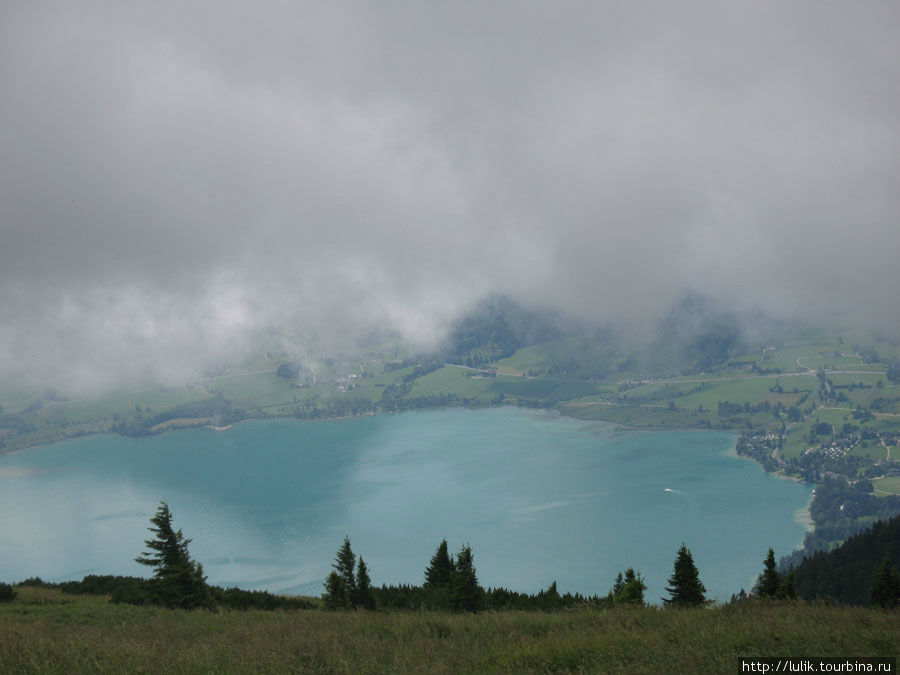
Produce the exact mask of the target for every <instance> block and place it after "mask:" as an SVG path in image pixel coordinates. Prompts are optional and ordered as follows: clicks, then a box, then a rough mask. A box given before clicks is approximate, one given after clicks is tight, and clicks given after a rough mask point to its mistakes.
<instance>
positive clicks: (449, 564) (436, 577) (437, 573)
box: [425, 539, 453, 588]
mask: <svg viewBox="0 0 900 675" xmlns="http://www.w3.org/2000/svg"><path fill="white" fill-rule="evenodd" d="M452 577H453V560H452V558H450V554H449V553H448V552H447V540H446V539H444V540H443V541H441V543H440V545H439V546H438V547H437V550H436V551H435V552H434V555H433V556H432V557H431V561H430V562H429V563H428V567H427V568H426V569H425V588H449V587H450V580H451V578H452Z"/></svg>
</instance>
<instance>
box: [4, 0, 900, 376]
mask: <svg viewBox="0 0 900 675" xmlns="http://www.w3.org/2000/svg"><path fill="white" fill-rule="evenodd" d="M242 5H243V6H242ZM898 70H900V3H897V2H896V1H894V0H889V1H886V2H876V1H866V2H859V3H851V2H823V1H821V0H816V1H811V2H799V1H798V2H793V1H790V2H784V1H781V0H779V1H777V2H765V1H762V0H752V1H750V2H727V3H723V2H717V1H716V2H712V1H711V2H699V3H697V2H694V3H692V2H678V3H672V2H655V3H641V2H634V1H632V0H628V1H623V2H577V3H576V2H559V1H554V2H542V3H536V2H523V1H518V0H517V1H514V2H390V1H388V0H383V1H379V2H360V3H354V2H338V1H329V2H321V3H304V2H288V1H284V2H252V3H249V2H248V3H237V2H224V3H223V2H179V3H163V2H146V3H142V2H108V3H103V2H86V1H80V2H59V3H54V2H32V1H31V0H21V1H16V0H8V1H6V2H3V3H2V7H0V377H7V378H9V377H13V376H15V377H21V376H23V375H28V377H30V378H32V379H37V380H39V379H41V378H47V377H48V373H52V376H50V377H52V378H54V379H55V381H56V382H57V383H58V384H59V385H60V386H61V387H62V388H64V389H65V388H66V387H67V386H68V387H72V386H75V384H76V383H77V384H79V385H80V384H89V383H107V382H109V381H110V380H111V379H114V377H116V376H117V375H118V374H122V373H144V372H146V371H147V370H148V369H149V370H151V371H154V372H157V373H158V374H159V376H160V377H161V378H162V379H167V378H172V377H177V376H178V374H179V373H183V372H187V371H190V369H196V368H198V367H199V366H200V364H203V363H206V361H207V360H208V359H210V358H215V357H217V356H219V355H222V354H227V353H228V352H229V350H232V349H235V348H240V347H241V346H243V345H244V344H245V343H246V341H247V340H248V339H249V338H250V336H251V335H252V334H253V333H254V331H255V330H257V329H259V328H260V327H264V326H269V325H277V326H279V327H280V328H281V329H282V330H284V331H286V332H290V331H292V330H296V331H300V332H304V331H306V332H317V334H319V335H320V336H325V337H328V338H329V339H331V338H334V339H337V338H338V337H346V336H348V335H351V334H355V333H356V332H358V331H365V330H368V329H369V328H370V327H372V326H384V325H391V326H395V327H398V328H399V329H400V330H401V331H402V332H403V334H404V335H406V336H407V337H409V338H411V339H415V340H418V341H420V342H421V343H427V342H428V341H429V340H433V339H435V338H437V337H438V336H439V335H440V333H441V331H442V330H443V328H444V327H445V326H446V322H447V321H448V320H449V319H451V318H452V317H453V316H454V315H456V314H458V313H459V312H460V311H462V310H463V309H464V308H465V307H466V306H467V305H468V304H470V303H471V302H472V301H474V300H475V299H477V298H479V297H480V296H482V295H483V294H485V293H487V292H491V291H497V292H504V293H510V294H512V295H514V296H516V297H518V298H520V299H523V300H525V301H528V302H531V303H536V304H555V305H559V306H561V307H562V308H563V309H565V310H567V311H570V312H573V313H576V314H578V315H580V316H583V317H585V318H589V319H607V318H613V317H616V316H621V315H627V316H628V317H632V318H640V317H652V316H656V315H657V314H658V313H659V312H660V311H662V310H663V309H664V308H666V307H667V306H669V305H670V304H671V303H672V302H673V301H674V300H675V299H676V298H677V297H678V296H679V295H680V294H681V293H683V292H684V291H685V290H687V289H690V288H693V289H699V290H703V291H705V292H708V293H710V294H712V295H713V296H716V297H719V298H722V299H726V300H728V301H733V302H736V303H739V304H740V305H741V306H758V307H764V308H766V309H767V310H768V311H770V312H773V313H776V314H779V315H791V314H794V313H798V312H799V313H802V314H803V315H804V316H813V317H816V316H825V315H828V314H829V313H832V312H835V313H841V314H847V313H852V315H853V316H855V317H858V318H860V319H864V320H866V321H867V322H871V323H873V324H874V323H882V324H884V323H887V324H888V325H890V326H892V327H893V328H895V329H896V328H897V326H898V323H900V318H898V315H900V310H898V302H897V289H898V288H900V265H898V257H900V256H898V253H900V185H898V183H900V138H898V129H900V100H898V99H900V86H898V83H900V77H898V75H900V73H898Z"/></svg>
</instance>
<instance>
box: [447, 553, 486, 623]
mask: <svg viewBox="0 0 900 675" xmlns="http://www.w3.org/2000/svg"><path fill="white" fill-rule="evenodd" d="M450 600H451V603H452V605H453V609H455V610H457V611H463V612H477V611H478V609H479V608H480V606H481V589H480V588H479V586H478V577H477V576H476V575H475V561H474V556H473V555H472V548H471V547H470V546H469V545H468V544H467V545H466V546H463V547H462V548H461V549H460V550H459V553H457V554H456V565H455V569H454V571H453V578H452V582H451V586H450Z"/></svg>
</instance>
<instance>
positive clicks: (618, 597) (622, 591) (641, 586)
mask: <svg viewBox="0 0 900 675" xmlns="http://www.w3.org/2000/svg"><path fill="white" fill-rule="evenodd" d="M616 589H618V590H616ZM646 590H647V584H645V583H644V577H643V576H641V573H640V572H635V571H634V568H633V567H629V568H628V569H627V570H625V577H624V579H623V578H622V573H621V572H619V575H618V576H617V577H616V585H615V586H614V587H613V591H614V593H613V601H614V602H615V603H616V604H626V605H638V606H643V604H644V591H646Z"/></svg>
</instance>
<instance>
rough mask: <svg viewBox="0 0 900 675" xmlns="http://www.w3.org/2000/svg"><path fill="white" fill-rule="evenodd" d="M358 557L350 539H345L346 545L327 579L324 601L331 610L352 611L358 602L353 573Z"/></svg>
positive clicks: (337, 556) (336, 557) (335, 557)
mask: <svg viewBox="0 0 900 675" xmlns="http://www.w3.org/2000/svg"><path fill="white" fill-rule="evenodd" d="M355 564H356V556H355V555H354V554H353V549H352V548H351V547H350V537H344V543H343V544H341V547H340V548H339V549H338V552H337V554H336V555H335V556H334V563H333V564H332V567H333V568H334V571H332V572H331V573H330V574H329V575H328V578H327V579H325V595H324V596H323V600H324V601H325V606H326V607H328V608H329V609H350V608H351V607H353V605H354V604H355V602H356V597H357V594H356V576H355V573H354V571H353V568H354V565H355Z"/></svg>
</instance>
